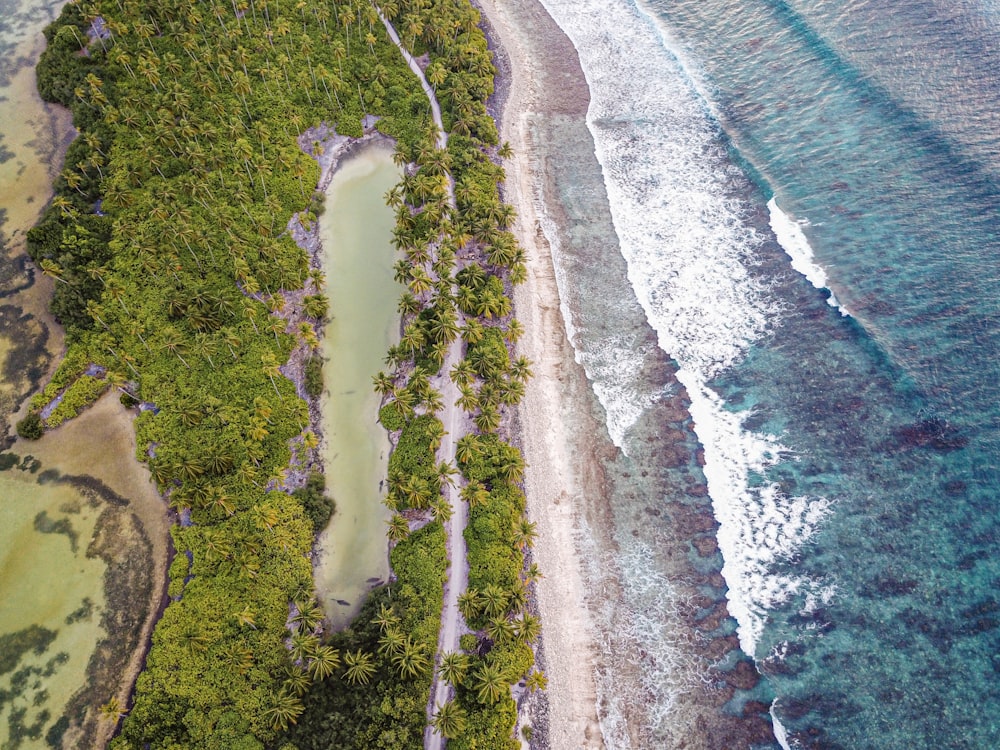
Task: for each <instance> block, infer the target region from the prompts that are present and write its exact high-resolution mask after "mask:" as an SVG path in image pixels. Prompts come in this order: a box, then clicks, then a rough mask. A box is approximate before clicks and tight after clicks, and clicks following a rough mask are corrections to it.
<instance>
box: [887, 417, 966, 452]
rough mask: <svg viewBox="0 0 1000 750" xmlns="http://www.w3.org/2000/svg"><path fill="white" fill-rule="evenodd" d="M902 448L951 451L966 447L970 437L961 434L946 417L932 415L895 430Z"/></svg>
mask: <svg viewBox="0 0 1000 750" xmlns="http://www.w3.org/2000/svg"><path fill="white" fill-rule="evenodd" d="M895 437H896V440H898V441H899V443H900V447H901V448H904V449H905V448H933V449H934V450H937V451H941V452H945V453H946V452H949V451H954V450H959V449H960V448H964V447H965V446H966V445H967V444H968V442H969V439H968V438H967V437H965V436H963V435H961V434H960V433H959V431H958V429H957V428H956V427H953V426H952V425H950V424H949V423H948V420H946V419H940V418H938V417H932V418H931V419H925V420H923V421H921V422H917V423H915V424H911V425H907V426H905V427H902V428H900V429H898V430H896V432H895Z"/></svg>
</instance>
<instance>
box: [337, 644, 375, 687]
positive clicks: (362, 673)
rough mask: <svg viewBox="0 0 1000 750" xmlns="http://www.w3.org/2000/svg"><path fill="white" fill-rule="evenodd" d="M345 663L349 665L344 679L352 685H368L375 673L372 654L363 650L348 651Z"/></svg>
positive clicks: (345, 655)
mask: <svg viewBox="0 0 1000 750" xmlns="http://www.w3.org/2000/svg"><path fill="white" fill-rule="evenodd" d="M344 664H346V665H347V669H346V670H345V671H344V679H345V680H347V681H348V682H349V683H351V684H352V685H367V684H368V683H369V682H370V681H371V679H372V676H373V675H374V674H375V664H374V663H373V661H372V655H371V654H366V653H364V652H362V651H361V650H358V651H348V652H347V653H346V654H344Z"/></svg>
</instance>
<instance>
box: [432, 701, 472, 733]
mask: <svg viewBox="0 0 1000 750" xmlns="http://www.w3.org/2000/svg"><path fill="white" fill-rule="evenodd" d="M466 718H467V717H466V713H465V709H464V708H462V707H461V706H460V705H458V704H457V703H456V702H455V701H448V702H447V703H445V704H444V705H443V706H441V708H439V709H438V710H437V713H436V714H434V718H433V719H432V720H431V724H433V725H434V728H435V729H436V730H438V732H440V733H441V735H442V736H443V737H444V738H445V739H449V740H453V739H455V738H456V737H460V736H461V735H462V733H463V732H464V731H465V725H466Z"/></svg>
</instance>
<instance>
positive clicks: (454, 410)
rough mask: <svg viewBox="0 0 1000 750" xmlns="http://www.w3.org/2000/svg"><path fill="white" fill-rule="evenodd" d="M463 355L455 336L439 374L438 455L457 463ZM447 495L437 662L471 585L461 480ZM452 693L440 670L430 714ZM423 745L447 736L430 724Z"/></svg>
mask: <svg viewBox="0 0 1000 750" xmlns="http://www.w3.org/2000/svg"><path fill="white" fill-rule="evenodd" d="M461 359H462V339H461V338H456V339H455V341H453V342H452V344H451V346H450V347H449V349H448V356H447V357H446V358H445V362H444V365H443V366H442V367H441V373H440V374H439V375H438V376H437V380H438V388H439V390H440V391H441V397H442V399H443V400H444V404H445V406H444V409H443V412H442V414H441V415H440V416H441V418H442V419H441V421H442V422H443V423H444V428H445V430H447V434H446V435H445V436H444V438H442V440H441V445H440V446H439V447H438V453H437V459H438V461H439V462H441V461H445V462H447V463H448V464H450V465H452V466H454V465H455V440H456V439H457V438H458V437H461V436H462V435H463V434H465V432H466V424H465V419H464V418H463V416H462V414H463V413H462V411H461V410H460V409H459V408H458V407H457V406H455V402H456V401H457V400H458V388H457V387H456V385H455V384H454V383H453V382H452V380H451V378H450V377H449V376H448V373H449V372H450V371H451V368H452V367H453V366H454V365H455V364H457V363H458V362H460V361H461ZM444 493H445V497H446V498H447V500H448V502H449V503H451V507H452V510H453V511H454V512H453V513H452V516H451V518H450V519H449V520H448V523H447V524H446V525H445V529H446V531H447V534H448V560H449V563H450V564H449V566H448V580H447V581H446V582H445V585H444V605H443V607H442V609H441V630H440V632H439V633H438V649H437V650H438V658H437V659H435V666H437V664H438V663H440V657H441V656H442V655H443V654H445V653H447V652H449V651H458V649H459V644H458V641H459V638H460V637H461V636H462V634H463V633H466V632H468V628H467V627H466V625H465V619H464V618H463V617H462V613H461V612H460V611H459V609H458V597H459V594H461V593H462V592H463V591H465V589H466V588H467V587H468V585H469V565H468V562H467V560H466V554H465V553H466V549H465V534H464V532H465V526H466V524H467V523H468V518H469V511H468V507H467V506H466V504H465V503H464V502H463V501H462V499H461V497H460V496H459V492H458V484H457V483H456V484H455V485H450V484H446V485H445V487H444ZM451 697H452V687H451V686H450V685H449V684H448V683H447V682H445V681H444V680H442V679H439V678H438V676H437V672H436V671H435V674H434V681H433V682H432V683H431V698H430V703H429V704H428V706H427V712H428V718H430V717H431V716H432V715H433V713H434V712H435V711H437V709H438V708H440V706H441V705H442V704H444V703H445V702H447V701H448V700H449V699H450V698H451ZM424 747H425V748H427V750H440V749H441V748H442V747H444V737H443V736H442V735H441V734H439V733H438V731H437V730H436V729H434V727H432V726H430V725H428V727H427V729H426V730H425V731H424Z"/></svg>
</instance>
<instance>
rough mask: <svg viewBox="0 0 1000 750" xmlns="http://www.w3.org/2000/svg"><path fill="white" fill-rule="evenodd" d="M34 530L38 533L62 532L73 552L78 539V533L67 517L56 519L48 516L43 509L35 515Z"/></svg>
mask: <svg viewBox="0 0 1000 750" xmlns="http://www.w3.org/2000/svg"><path fill="white" fill-rule="evenodd" d="M34 527H35V531H37V532H38V533H39V534H63V535H65V536H66V537H68V538H69V546H70V549H72V550H73V552H74V553H75V552H76V549H77V540H78V539H79V534H78V533H77V532H76V530H75V529H74V528H73V524H71V523H70V522H69V519H68V518H60V519H58V520H56V519H52V518H49V514H48V513H46V512H45V511H44V510H43V511H42V512H41V513H39V514H38V515H36V516H35V522H34Z"/></svg>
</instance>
